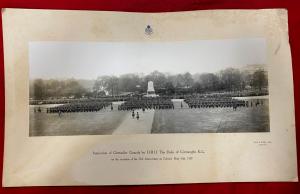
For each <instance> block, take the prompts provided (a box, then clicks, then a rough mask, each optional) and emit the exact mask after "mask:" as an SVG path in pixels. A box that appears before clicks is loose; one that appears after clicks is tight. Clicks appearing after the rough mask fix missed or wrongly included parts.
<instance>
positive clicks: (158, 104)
mask: <svg viewBox="0 0 300 194" xmlns="http://www.w3.org/2000/svg"><path fill="white" fill-rule="evenodd" d="M135 109H142V110H145V109H174V105H173V102H172V101H171V100H170V99H164V98H142V99H130V100H128V101H126V102H124V103H123V104H121V105H119V106H118V110H126V111H129V110H135Z"/></svg>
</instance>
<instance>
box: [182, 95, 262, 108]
mask: <svg viewBox="0 0 300 194" xmlns="http://www.w3.org/2000/svg"><path fill="white" fill-rule="evenodd" d="M184 101H185V102H186V103H187V104H188V106H189V108H231V107H232V108H233V109H234V110H236V109H237V108H238V107H253V106H258V105H263V100H262V99H261V100H259V99H256V100H238V99H234V98H231V97H200V98H187V99H185V100H184Z"/></svg>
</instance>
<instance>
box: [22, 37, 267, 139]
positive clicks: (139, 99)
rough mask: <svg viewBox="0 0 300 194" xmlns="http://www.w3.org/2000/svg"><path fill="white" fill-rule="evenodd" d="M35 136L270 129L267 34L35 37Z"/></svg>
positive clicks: (32, 131) (32, 90) (32, 67)
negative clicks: (161, 38)
mask: <svg viewBox="0 0 300 194" xmlns="http://www.w3.org/2000/svg"><path fill="white" fill-rule="evenodd" d="M29 72H30V75H29V102H28V103H29V136H65V135H129V134H174V133H257V132H270V124H269V91H268V70H267V65H266V42H265V39H263V38H244V39H222V40H195V41H176V42H56V41H34V42H30V43H29Z"/></svg>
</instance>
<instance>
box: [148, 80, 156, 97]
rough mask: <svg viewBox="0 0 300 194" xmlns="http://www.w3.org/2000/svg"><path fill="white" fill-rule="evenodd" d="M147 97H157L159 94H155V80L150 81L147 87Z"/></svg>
mask: <svg viewBox="0 0 300 194" xmlns="http://www.w3.org/2000/svg"><path fill="white" fill-rule="evenodd" d="M145 96H146V97H157V96H158V95H157V94H155V90H154V85H153V81H148V88H147V94H146V95H145Z"/></svg>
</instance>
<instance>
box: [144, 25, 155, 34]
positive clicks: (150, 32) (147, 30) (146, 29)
mask: <svg viewBox="0 0 300 194" xmlns="http://www.w3.org/2000/svg"><path fill="white" fill-rule="evenodd" d="M152 33H153V29H152V28H151V26H150V25H147V27H146V28H145V34H147V35H151V34H152Z"/></svg>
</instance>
